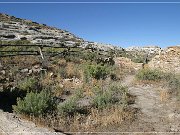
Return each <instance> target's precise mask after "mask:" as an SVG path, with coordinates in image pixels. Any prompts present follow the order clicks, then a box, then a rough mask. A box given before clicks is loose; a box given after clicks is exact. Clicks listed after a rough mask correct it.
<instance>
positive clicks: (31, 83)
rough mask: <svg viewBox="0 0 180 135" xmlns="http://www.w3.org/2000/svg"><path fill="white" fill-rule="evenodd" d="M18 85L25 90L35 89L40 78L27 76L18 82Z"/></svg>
mask: <svg viewBox="0 0 180 135" xmlns="http://www.w3.org/2000/svg"><path fill="white" fill-rule="evenodd" d="M18 87H19V89H21V90H25V91H32V90H35V89H37V87H38V80H37V79H35V78H33V77H30V78H25V79H24V80H22V81H21V82H20V83H19V84H18Z"/></svg>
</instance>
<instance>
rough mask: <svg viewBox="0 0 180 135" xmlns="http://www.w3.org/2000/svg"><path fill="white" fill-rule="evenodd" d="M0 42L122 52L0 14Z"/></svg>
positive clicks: (61, 31)
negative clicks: (23, 41) (21, 41)
mask: <svg viewBox="0 0 180 135" xmlns="http://www.w3.org/2000/svg"><path fill="white" fill-rule="evenodd" d="M0 40H5V41H12V40H28V41H30V42H31V43H34V44H48V45H53V46H62V45H65V46H80V47H82V48H88V47H91V48H94V49H95V50H100V51H109V50H115V49H117V50H122V48H121V47H115V46H112V45H109V44H107V45H106V44H100V43H96V42H89V41H84V40H83V39H82V38H79V37H77V36H75V35H74V34H72V33H70V32H68V31H66V30H61V29H57V28H54V27H49V26H47V25H46V24H39V23H37V22H33V21H30V20H26V19H20V18H16V17H14V16H9V15H7V14H2V13H0Z"/></svg>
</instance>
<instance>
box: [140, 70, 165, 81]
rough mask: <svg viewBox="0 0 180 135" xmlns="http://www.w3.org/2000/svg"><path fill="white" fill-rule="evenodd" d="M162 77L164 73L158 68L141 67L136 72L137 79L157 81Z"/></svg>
mask: <svg viewBox="0 0 180 135" xmlns="http://www.w3.org/2000/svg"><path fill="white" fill-rule="evenodd" d="M163 77H164V73H163V72H161V71H159V70H150V69H142V70H140V71H139V72H138V73H137V74H136V78H137V79H138V80H149V81H157V80H161V79H163Z"/></svg>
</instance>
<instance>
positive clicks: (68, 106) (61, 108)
mask: <svg viewBox="0 0 180 135" xmlns="http://www.w3.org/2000/svg"><path fill="white" fill-rule="evenodd" d="M57 108H58V112H59V114H60V115H73V114H74V113H76V112H77V111H78V110H79V108H78V106H77V98H74V97H72V98H70V99H68V100H66V101H64V102H63V103H60V104H59V105H58V107H57Z"/></svg>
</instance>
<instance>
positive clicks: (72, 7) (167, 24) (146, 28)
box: [0, 0, 180, 47]
mask: <svg viewBox="0 0 180 135" xmlns="http://www.w3.org/2000/svg"><path fill="white" fill-rule="evenodd" d="M8 1H10V2H13V1H17V0H6V2H8ZM18 1H23V0H18ZM31 1H35V0H31ZM39 1H41V0H39ZM44 1H47V0H44ZM53 1H62V0H53ZM69 1H73V0H69ZM78 1H85V0H78ZM91 1H96V0H91ZM99 1H107V0H99ZM114 1H118V0H114ZM119 1H120V0H119ZM122 1H123V0H122ZM124 1H125V0H124ZM129 1H132V2H135V0H129ZM138 1H143V0H138ZM151 1H153V0H151ZM154 1H155V0H154ZM162 1H163V2H165V1H166V2H167V0H159V2H162ZM174 1H177V2H180V1H178V0H174ZM0 2H2V0H1V1H0ZM85 2H87V0H86V1H85ZM126 2H127V1H126ZM0 12H1V13H7V14H9V15H13V16H16V17H19V18H25V19H29V20H33V21H36V22H39V23H45V24H47V25H50V26H55V27H57V28H61V29H65V30H68V31H70V32H71V33H73V34H75V35H77V36H79V37H82V38H84V39H85V40H88V41H96V42H101V43H110V44H114V45H119V46H122V47H128V46H135V45H136V46H146V45H158V46H160V47H166V46H170V45H177V44H180V3H179V4H178V3H176V4H172V3H171V4H167V3H166V4H162V3H161V4H160V3H159V4H157V3H156V4H155V3H153V4H145V3H144V4H2V3H0Z"/></svg>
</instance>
